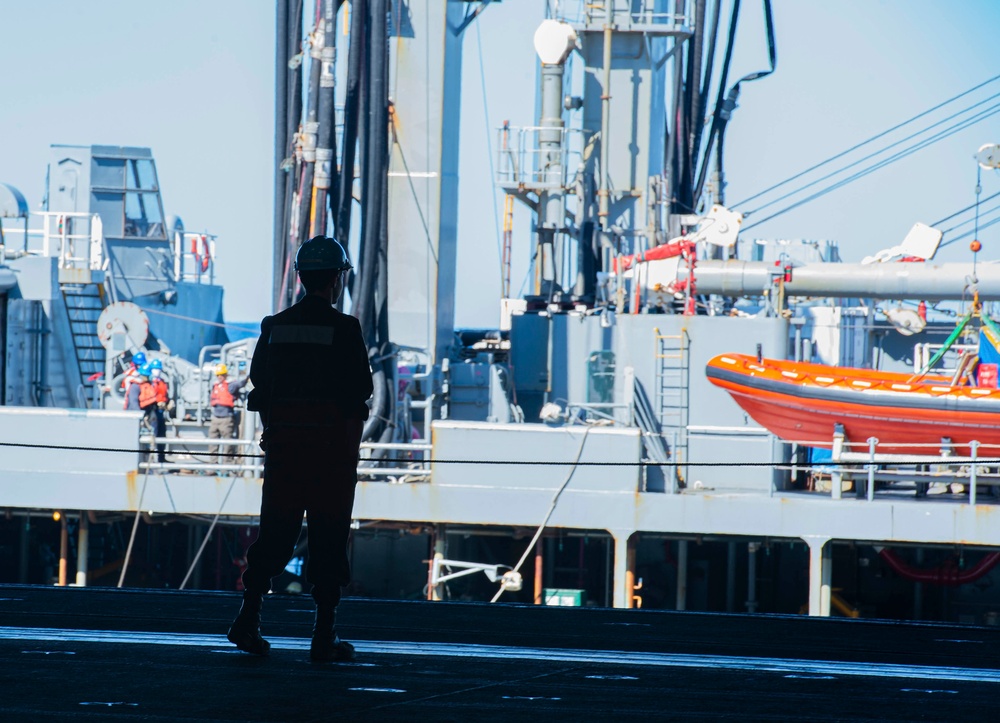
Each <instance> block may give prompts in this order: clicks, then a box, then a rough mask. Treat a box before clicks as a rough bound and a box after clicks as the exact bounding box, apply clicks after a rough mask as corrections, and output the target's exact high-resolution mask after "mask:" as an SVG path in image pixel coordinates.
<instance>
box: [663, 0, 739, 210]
mask: <svg viewBox="0 0 1000 723" xmlns="http://www.w3.org/2000/svg"><path fill="white" fill-rule="evenodd" d="M739 16H740V0H733V9H732V14H731V15H730V17H729V37H728V39H727V41H726V55H725V59H724V60H723V61H722V76H721V77H720V78H719V92H718V93H717V94H716V96H715V111H714V112H713V114H712V129H711V130H710V131H709V133H708V145H707V146H706V148H705V155H704V156H702V160H701V170H700V171H699V172H698V181H697V182H696V183H695V184H694V194H693V198H698V197H699V196H701V191H702V189H703V188H704V186H705V174H706V173H707V172H708V165H709V161H710V159H711V157H712V148H713V146H714V145H715V137H716V136H717V135H718V133H719V124H720V123H721V122H722V106H723V102H724V101H725V95H726V83H727V81H728V80H729V66H730V64H731V63H732V60H733V45H734V44H735V42H736V21H737V20H739ZM674 132H675V133H676V128H675V129H674Z"/></svg>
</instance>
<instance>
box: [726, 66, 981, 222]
mask: <svg viewBox="0 0 1000 723" xmlns="http://www.w3.org/2000/svg"><path fill="white" fill-rule="evenodd" d="M997 80H1000V75H995V76H993V77H992V78H990V79H989V80H985V81H983V82H982V83H980V84H979V85H976V86H973V87H972V88H969V89H968V90H967V91H965V92H963V93H959V94H958V95H956V96H953V97H951V98H949V99H948V100H946V101H943V102H941V103H938V104H937V105H936V106H934V107H933V108H928V109H927V110H925V111H923V112H922V113H918V114H917V115H915V116H913V117H912V118H909V119H908V120H905V121H903V122H902V123H898V124H896V125H894V126H893V127H892V128H889V129H888V130H885V131H882V132H881V133H877V134H876V135H874V136H872V137H871V138H869V139H867V140H864V141H861V143H858V144H856V145H853V146H851V147H850V148H848V149H847V150H845V151H841V152H840V153H837V154H836V155H834V156H830V157H829V158H827V159H826V160H825V161H821V162H820V163H817V164H816V165H814V166H810V167H809V168H807V169H805V170H804V171H800V172H799V173H796V174H795V175H794V176H791V177H790V178H786V179H785V180H784V181H781V182H780V183H776V184H774V185H773V186H771V187H769V188H765V189H764V190H763V191H760V192H758V193H755V194H754V195H752V196H748V197H747V198H744V199H743V200H742V201H740V202H739V203H736V204H733V205H734V207H736V206H741V205H742V204H744V203H746V202H748V201H752V200H754V199H755V198H760V197H761V196H763V195H764V194H767V193H770V192H771V191H774V190H775V189H778V188H781V187H782V186H784V185H786V184H788V183H791V182H792V181H795V180H797V179H799V178H801V177H802V176H804V175H806V174H808V173H811V172H812V171H815V170H817V169H819V168H822V167H823V166H825V165H827V164H828V163H832V162H833V161H836V160H837V159H838V158H843V157H844V156H846V155H848V154H849V153H852V152H853V151H856V150H858V149H859V148H862V147H864V146H866V145H868V144H869V143H872V142H873V141H877V140H878V139H879V138H883V137H885V136H887V135H889V134H890V133H892V132H894V131H898V130H899V129H900V128H902V127H904V126H907V125H909V124H910V123H913V122H914V121H916V120H919V119H920V118H923V117H924V116H926V115H930V114H931V113H933V112H934V111H936V110H940V109H941V108H944V107H945V106H946V105H949V104H951V103H954V102H955V101H956V100H958V99H959V98H963V97H965V96H967V95H969V94H970V93H974V92H975V91H977V90H979V89H980V88H983V87H985V86H987V85H989V84H990V83H993V82H995V81H997Z"/></svg>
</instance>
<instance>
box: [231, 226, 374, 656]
mask: <svg viewBox="0 0 1000 723" xmlns="http://www.w3.org/2000/svg"><path fill="white" fill-rule="evenodd" d="M295 268H296V270H297V271H298V273H299V279H300V280H301V282H302V286H303V287H304V288H305V290H306V295H305V297H303V299H302V300H301V301H299V302H298V303H297V304H295V305H294V306H292V307H290V308H288V309H285V310H284V311H282V312H280V313H278V314H275V315H274V316H268V317H265V318H264V320H263V321H262V322H261V325H260V340H259V341H258V343H257V348H256V350H255V351H254V355H253V361H252V362H251V365H250V380H251V381H252V382H253V384H254V389H253V391H251V392H250V396H249V398H248V400H247V408H248V409H250V410H252V411H257V412H259V413H260V416H261V421H262V422H263V426H264V434H263V436H262V438H261V447H262V448H263V449H264V452H265V454H264V488H263V498H262V501H261V509H260V531H259V533H258V535H257V540H256V542H254V544H253V545H251V546H250V549H249V550H248V551H247V569H246V570H245V571H244V573H243V586H244V589H245V591H244V594H243V607H242V608H241V609H240V613H239V615H238V616H237V618H236V620H235V621H234V622H233V625H232V627H231V628H230V630H229V640H230V641H232V642H233V643H235V644H236V646H237V647H238V648H239V649H240V650H244V651H246V652H248V653H253V654H256V655H266V654H267V653H268V651H269V649H270V645H269V644H268V642H267V641H266V640H264V639H263V638H262V637H261V635H260V620H261V618H260V610H261V602H262V600H263V596H264V594H265V593H266V592H267V591H268V590H269V589H270V586H271V578H273V577H275V576H277V575H279V574H280V573H281V572H282V571H283V570H284V568H285V565H287V564H288V561H289V559H290V558H291V556H292V554H293V552H294V548H295V543H296V542H297V540H298V537H299V532H300V530H301V527H302V515H303V513H305V514H306V516H307V521H308V533H309V564H308V568H307V572H306V579H307V580H308V581H309V582H310V583H312V585H313V589H312V595H313V599H314V600H315V601H316V623H315V626H314V628H313V638H312V645H311V647H310V657H311V659H312V660H313V661H316V662H329V661H335V660H353V659H354V647H353V646H352V645H351V644H350V643H347V642H344V641H341V640H340V639H339V638H338V637H337V632H336V626H335V622H336V620H335V616H336V609H337V604H338V603H339V602H340V594H341V591H340V589H341V587H342V586H344V585H346V584H347V583H348V582H350V576H351V571H350V564H349V562H348V559H347V541H348V536H349V534H350V527H351V510H352V507H353V506H354V488H355V485H356V484H357V462H358V448H359V446H360V444H361V432H362V428H363V426H364V420H366V419H367V418H368V406H367V405H366V404H365V402H366V401H367V400H368V398H369V397H370V396H371V394H372V388H373V387H372V375H371V368H370V367H369V365H368V351H367V346H366V345H365V340H364V338H363V336H362V334H361V326H360V325H359V324H358V321H357V319H355V318H354V317H353V316H348V315H346V314H342V313H341V312H339V311H337V309H335V308H334V307H333V305H334V304H335V303H336V302H337V300H338V299H339V298H340V295H341V293H342V292H343V289H344V278H345V276H346V272H347V271H348V270H349V269H350V268H351V263H350V261H349V260H348V258H347V253H346V252H345V251H344V249H343V247H342V246H341V245H340V244H338V243H337V242H336V241H334V240H333V239H331V238H327V237H325V236H317V237H315V238H313V239H310V240H309V241H307V242H305V243H304V244H302V246H301V247H300V248H299V251H298V254H296V257H295Z"/></svg>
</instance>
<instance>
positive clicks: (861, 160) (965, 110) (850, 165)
mask: <svg viewBox="0 0 1000 723" xmlns="http://www.w3.org/2000/svg"><path fill="white" fill-rule="evenodd" d="M997 98H1000V93H996V94H995V95H992V96H990V97H989V98H986V99H985V100H981V101H979V102H978V103H975V104H974V105H971V106H969V107H967V108H963V109H962V110H960V111H958V112H957V113H953V114H952V115H950V116H948V117H947V118H942V119H941V120H939V121H937V122H935V123H932V124H931V125H929V126H927V127H926V128H922V129H920V130H919V131H917V132H916V133H911V134H910V135H908V136H906V137H905V138H900V139H899V140H898V141H896V142H894V143H890V144H889V145H887V146H885V147H884V148H880V149H879V150H877V151H874V152H873V153H869V154H868V155H867V156H863V157H862V158H859V159H858V160H856V161H853V162H851V163H848V164H847V165H846V166H841V167H840V168H838V169H837V170H835V171H830V172H829V173H827V174H826V175H825V176H820V177H819V178H817V179H815V180H814V181H810V182H809V183H807V184H805V185H804V186H800V187H799V188H796V189H794V190H792V191H788V192H787V193H785V194H783V195H781V196H778V197H777V198H775V199H773V200H771V201H768V202H767V203H765V204H763V205H761V206H758V207H757V208H755V209H753V210H751V211H747V212H745V213H744V214H743V215H744V217H747V216H751V215H753V214H755V213H758V212H759V211H763V210H764V209H765V208H768V207H770V206H773V205H775V204H776V203H780V202H781V201H784V200H785V199H787V198H790V197H791V196H794V195H795V194H797V193H801V192H802V191H804V190H806V189H807V188H812V187H813V186H815V185H817V184H819V183H822V182H823V181H826V180H829V179H830V178H833V177H834V176H836V175H838V174H840V173H843V172H844V171H846V170H848V169H851V168H854V167H855V166H859V165H861V164H862V163H864V162H865V161H870V160H871V159H873V158H875V157H876V156H879V155H881V154H883V153H885V152H886V151H888V150H889V149H890V148H895V147H896V146H899V145H901V144H903V143H906V142H907V141H911V140H913V139H914V138H916V137H917V136H921V135H923V134H924V133H927V132H928V131H929V130H931V129H932V128H935V127H937V126H939V125H941V124H943V123H947V122H948V121H951V120H954V119H955V118H957V117H958V116H960V115H964V114H965V113H968V112H969V111H970V110H972V109H973V108H976V107H977V106H980V105H983V104H984V103H988V102H990V101H991V100H996V99H997ZM993 107H994V108H997V107H998V106H993ZM980 112H984V111H980ZM966 120H969V119H966ZM961 122H964V121H960V123H961ZM918 142H920V141H918Z"/></svg>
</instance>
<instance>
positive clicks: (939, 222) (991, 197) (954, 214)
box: [930, 191, 1000, 233]
mask: <svg viewBox="0 0 1000 723" xmlns="http://www.w3.org/2000/svg"><path fill="white" fill-rule="evenodd" d="M997 196H1000V191H997V192H996V193H994V194H993V195H992V196H987V197H986V198H984V199H983V203H985V202H986V201H992V200H993V199H994V198H996V197H997ZM975 207H976V204H975V203H970V204H969V205H968V206H966V207H965V208H962V209H959V210H958V211H955V213H953V214H951V215H950V216H945V217H944V218H939V219H938V220H937V221H935V222H934V223H932V224H930V225H931V226H937V225H938V224H941V223H944V222H945V221H950V220H951V219H953V218H955V216H960V215H961V214H963V213H965V212H966V211H971V210H972V209H974V208H975ZM944 233H947V231H945V232H944Z"/></svg>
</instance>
